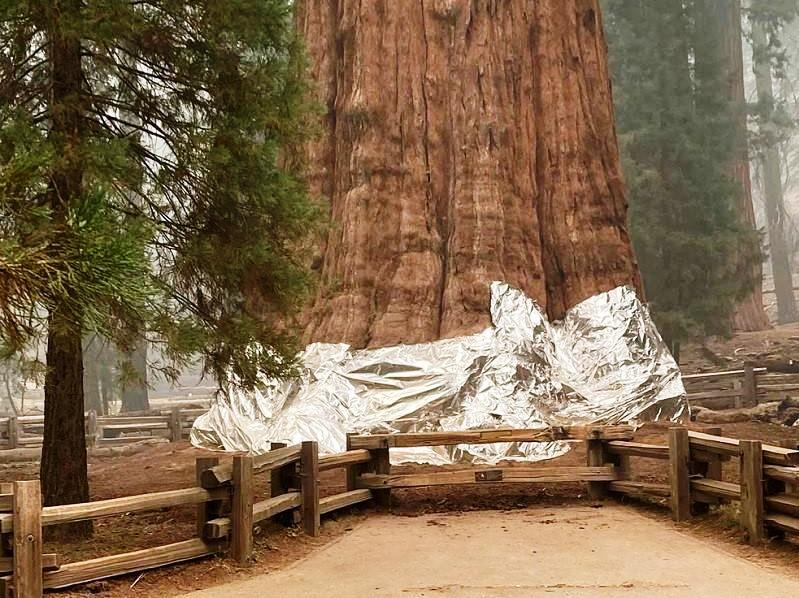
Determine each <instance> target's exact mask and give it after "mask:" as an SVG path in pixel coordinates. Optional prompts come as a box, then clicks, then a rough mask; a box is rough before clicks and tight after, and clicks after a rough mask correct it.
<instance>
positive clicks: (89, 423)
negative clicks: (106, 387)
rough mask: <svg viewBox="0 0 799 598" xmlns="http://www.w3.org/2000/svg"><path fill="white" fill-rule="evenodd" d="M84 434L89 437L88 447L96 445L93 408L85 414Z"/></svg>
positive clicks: (95, 416) (95, 414)
mask: <svg viewBox="0 0 799 598" xmlns="http://www.w3.org/2000/svg"><path fill="white" fill-rule="evenodd" d="M86 436H87V437H88V439H89V448H94V447H95V446H97V412H96V411H95V410H94V409H92V410H90V411H89V413H88V415H87V416H86Z"/></svg>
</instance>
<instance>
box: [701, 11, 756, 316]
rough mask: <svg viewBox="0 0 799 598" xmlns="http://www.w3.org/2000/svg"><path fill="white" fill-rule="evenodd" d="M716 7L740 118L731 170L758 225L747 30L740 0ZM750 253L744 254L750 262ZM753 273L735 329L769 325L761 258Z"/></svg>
mask: <svg viewBox="0 0 799 598" xmlns="http://www.w3.org/2000/svg"><path fill="white" fill-rule="evenodd" d="M706 1H707V2H710V4H711V6H712V7H713V9H714V10H712V11H710V12H709V14H710V15H712V16H714V17H715V19H714V20H715V23H716V24H717V26H718V27H719V28H720V36H719V37H720V39H721V42H722V43H721V57H722V60H723V62H724V70H725V71H726V73H727V92H728V94H729V100H730V103H731V105H732V109H733V110H734V112H735V114H734V116H735V121H736V127H735V132H736V139H735V146H736V154H735V157H734V159H733V160H732V162H731V164H730V174H731V176H732V178H733V180H734V181H735V183H736V184H737V186H738V189H739V191H738V197H737V206H738V214H739V215H740V218H741V222H742V223H743V224H744V225H745V226H747V227H749V228H751V229H752V230H756V229H757V223H756V221H755V210H754V205H753V203H752V179H751V175H750V170H749V147H748V130H747V123H746V117H747V114H746V91H745V89H744V61H743V34H742V27H741V2H740V0H706ZM748 257H749V256H743V258H744V261H745V262H746V263H748V262H749V260H748V259H747V258H748ZM746 274H749V275H750V276H751V277H752V280H753V283H754V284H753V286H752V292H751V293H750V294H749V295H747V297H746V298H745V299H744V300H743V301H741V303H740V304H739V305H738V309H737V310H736V312H735V314H734V315H733V319H732V325H733V329H734V330H740V331H755V330H765V329H766V328H768V327H769V321H768V316H766V312H765V310H764V309H763V267H762V264H761V263H760V262H759V261H757V262H756V263H755V264H754V265H752V266H751V272H749V273H746V272H744V275H746Z"/></svg>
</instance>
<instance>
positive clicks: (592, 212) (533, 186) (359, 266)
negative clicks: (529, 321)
mask: <svg viewBox="0 0 799 598" xmlns="http://www.w3.org/2000/svg"><path fill="white" fill-rule="evenodd" d="M298 20H299V27H300V28H301V31H302V33H303V34H304V37H305V40H306V44H307V47H308V51H309V54H310V59H311V62H312V69H313V74H314V77H315V80H316V82H317V84H318V92H319V98H320V99H321V101H322V102H323V103H324V105H325V106H326V107H327V116H326V119H325V130H324V135H323V136H322V138H321V139H320V140H318V141H317V142H316V143H314V144H313V145H312V147H311V148H310V151H309V153H310V156H309V158H310V159H309V164H310V168H311V172H310V175H311V182H312V186H313V187H314V188H315V190H317V191H318V192H319V193H320V194H321V195H323V196H325V197H326V198H328V199H329V202H330V209H331V215H332V220H333V226H332V227H331V228H330V231H329V233H328V236H327V239H326V242H325V245H324V248H323V256H322V259H321V262H320V264H321V269H322V272H321V274H322V285H321V288H320V290H319V293H318V295H317V297H316V300H315V302H314V305H313V307H312V309H311V310H310V311H309V314H308V318H309V322H308V326H307V329H306V340H325V341H346V342H349V343H352V344H353V345H356V346H379V345H388V344H394V343H400V342H420V341H428V340H432V339H437V338H441V337H449V336H453V335H460V334H464V333H469V332H473V331H475V330H479V329H481V328H483V327H485V326H486V325H487V324H488V321H489V316H488V284H489V282H490V281H492V280H504V281H507V282H508V283H510V284H512V285H516V286H518V287H520V288H521V289H523V290H524V291H525V292H527V293H528V294H529V295H531V296H533V297H535V298H536V299H537V300H538V301H539V303H540V304H541V305H542V306H544V307H545V308H546V310H547V312H548V313H549V315H550V316H551V317H553V318H558V317H560V316H562V315H563V314H564V312H565V311H566V309H568V308H569V307H571V306H572V305H574V304H575V303H577V302H579V301H581V300H582V299H585V298H586V297H589V296H591V295H593V294H595V293H597V292H600V291H604V290H607V289H610V288H613V287H615V286H617V285H622V284H630V285H633V286H634V287H635V288H637V289H638V290H639V291H640V277H639V273H638V268H637V265H636V262H635V258H634V256H633V251H632V249H631V246H630V240H629V237H628V233H627V229H626V224H625V220H626V212H627V206H626V200H625V191H624V186H623V183H622V179H621V174H620V170H619V156H618V148H617V142H616V137H615V131H614V117H613V111H612V102H611V90H610V83H609V75H608V68H607V56H606V46H605V40H604V36H603V30H602V21H601V16H600V11H599V6H598V1H597V0H535V1H533V0H520V1H514V2H495V1H488V0H475V1H471V0H415V1H411V0H364V1H361V2H354V1H347V0H322V1H318V2H317V1H313V2H311V1H306V2H304V3H302V5H301V6H300V7H299V12H298Z"/></svg>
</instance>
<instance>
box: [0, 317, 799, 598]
mask: <svg viewBox="0 0 799 598" xmlns="http://www.w3.org/2000/svg"><path fill="white" fill-rule="evenodd" d="M707 347H709V352H708V350H706V349H702V348H701V347H689V348H687V349H685V350H684V352H683V355H684V359H683V362H684V371H686V372H689V371H697V370H708V369H718V368H719V364H716V363H714V361H713V360H716V361H719V360H721V361H722V362H724V363H726V364H727V365H729V366H735V365H738V364H739V363H741V362H743V361H744V360H745V359H752V358H765V357H767V358H770V359H775V358H780V359H792V358H795V359H799V325H792V326H784V327H780V328H777V329H775V330H771V331H767V332H764V333H750V334H746V335H738V336H736V337H734V338H733V339H727V340H723V339H722V340H716V341H712V342H709V343H707ZM722 430H723V433H724V434H725V435H728V436H734V437H738V438H750V439H758V440H763V441H765V442H768V443H771V444H782V443H784V442H793V443H799V427H793V428H786V427H783V426H779V425H775V424H766V423H761V422H744V423H734V424H727V425H722ZM636 439H637V440H639V441H641V442H651V443H662V444H665V426H657V425H652V426H646V427H644V428H643V429H642V430H640V431H639V433H638V435H637V437H636ZM207 455H208V453H207V452H203V451H199V450H197V449H194V448H192V447H190V446H189V445H188V443H181V444H167V445H159V446H153V447H150V448H148V449H146V450H145V451H144V452H141V453H138V454H135V455H128V456H114V457H93V458H92V459H91V460H90V472H89V473H90V480H91V489H92V499H93V500H99V499H105V498H113V497H118V496H129V495H133V494H139V493H146V492H155V491H160V490H169V489H176V488H185V487H189V486H193V485H194V460H195V458H196V457H199V456H207ZM223 458H224V457H223ZM0 459H2V454H1V453H0ZM549 463H551V464H553V465H569V464H572V465H578V464H584V463H585V454H584V451H583V448H582V446H581V445H579V444H578V445H576V446H575V449H574V450H573V451H571V452H570V453H568V454H567V455H565V456H564V457H561V458H560V459H557V460H554V461H551V462H549ZM400 470H401V469H400ZM632 470H633V473H634V475H635V476H636V477H638V478H639V479H642V480H647V481H665V479H666V471H665V464H664V463H663V462H657V461H652V460H646V459H633V460H632ZM37 475H38V466H37V464H30V463H27V464H21V463H7V464H3V463H2V462H0V481H13V480H20V479H33V478H35V477H36V476H37ZM724 476H725V479H726V480H729V481H734V480H735V479H736V477H737V470H736V462H735V461H732V462H730V463H729V464H727V465H726V466H725V472H724ZM257 483H258V484H262V486H261V488H262V489H264V488H265V484H266V479H265V476H258V477H257ZM343 488H344V479H343V473H341V472H328V473H326V474H324V475H323V495H327V494H332V493H336V492H340V491H342V490H343ZM590 504H591V503H590V501H588V499H587V498H586V497H585V496H584V487H583V486H581V485H580V484H560V485H550V486H541V485H519V486H511V485H507V486H505V485H491V484H486V485H480V486H478V487H470V486H465V487H463V486H462V487H457V489H454V488H451V487H436V488H429V489H408V490H400V491H395V493H394V495H393V497H392V511H393V512H394V513H395V514H397V515H400V516H407V517H420V516H426V515H428V514H431V513H454V514H458V513H465V512H469V511H479V510H503V511H504V510H508V511H510V510H520V509H529V508H538V507H541V506H546V507H548V508H552V509H556V510H557V509H558V508H561V507H564V508H565V507H571V506H573V505H577V506H581V505H582V506H585V505H590ZM635 504H636V508H637V509H639V510H640V511H641V512H643V513H646V514H647V516H649V517H653V518H656V519H659V520H661V521H662V522H663V523H668V521H669V516H668V511H667V510H666V509H664V508H662V507H663V506H664V504H665V503H662V504H660V505H659V504H657V501H654V502H653V503H635ZM364 518H365V515H364V511H362V510H358V509H355V510H353V511H351V512H349V513H346V514H342V515H339V516H337V517H334V518H332V519H325V522H324V525H323V526H322V535H321V537H319V538H308V537H306V536H304V535H303V534H302V533H301V532H299V531H298V530H297V529H294V528H284V527H281V526H279V525H277V524H271V523H270V524H268V525H266V526H264V527H263V528H262V529H261V533H260V535H259V536H258V540H257V543H256V558H255V561H254V563H253V564H251V565H250V566H248V567H238V566H236V565H235V564H233V563H232V562H231V561H229V560H225V559H206V560H204V561H200V562H196V563H189V564H184V565H180V566H176V567H170V568H167V569H163V570H156V571H150V572H146V573H144V574H143V575H132V576H127V577H123V578H120V579H116V580H109V581H103V582H97V583H95V584H91V585H89V586H84V587H81V588H77V589H76V590H73V591H71V592H64V593H61V595H64V596H89V595H93V594H96V593H102V595H103V596H106V597H108V598H116V597H117V596H142V597H155V596H158V597H159V598H163V597H165V596H173V595H179V594H181V593H184V592H187V591H190V590H193V589H200V588H204V587H209V586H212V585H217V584H219V583H222V582H226V581H235V580H237V579H240V578H244V577H251V576H252V575H255V574H258V573H268V572H271V571H274V570H277V569H281V568H283V567H285V566H287V565H289V564H291V563H293V562H295V561H297V560H298V559H300V558H302V557H304V556H306V555H308V554H310V553H311V552H313V551H314V550H316V549H317V548H318V547H320V546H322V545H324V544H326V543H328V542H330V541H331V540H334V539H336V538H339V537H340V536H341V535H342V534H345V533H346V532H347V531H349V530H352V529H353V528H355V527H356V526H359V525H360V524H361V523H362V522H363V520H364ZM680 529H682V530H684V531H687V532H689V533H690V534H692V535H695V536H698V537H701V538H706V539H709V540H711V539H712V540H713V541H714V542H718V543H719V544H720V545H722V546H724V547H725V549H728V550H730V551H732V552H734V553H735V554H740V555H743V556H746V557H747V558H750V559H755V560H758V561H759V562H766V563H771V564H773V563H777V564H783V565H788V566H792V567H794V568H795V569H796V570H797V571H799V547H797V546H796V545H795V544H792V543H790V542H773V543H770V544H769V545H767V546H766V547H764V548H762V549H760V548H758V549H753V548H749V547H747V546H744V545H743V544H741V541H740V532H739V530H738V529H737V527H736V525H735V513H734V512H733V510H732V508H731V507H724V508H721V509H718V510H713V511H711V513H709V514H708V515H706V516H703V517H700V518H695V519H693V520H692V521H691V522H690V523H689V524H686V525H683V526H681V528H680ZM619 531H620V533H623V530H619ZM194 533H195V510H194V508H193V507H186V508H176V509H165V510H163V511H160V512H155V513H144V514H133V515H124V516H120V517H114V518H109V519H104V520H100V521H97V522H96V523H95V536H94V541H93V542H92V543H91V544H88V545H87V544H86V543H81V544H77V543H76V544H69V543H61V544H59V545H49V546H47V547H46V550H47V551H55V552H58V553H59V554H61V555H62V561H64V562H68V561H76V560H82V559H85V558H92V557H96V556H101V555H106V554H115V553H120V552H125V551H130V550H137V549H141V548H146V547H148V546H155V545H158V544H165V543H168V542H175V541H179V540H183V539H188V538H190V537H192V535H193V534H194Z"/></svg>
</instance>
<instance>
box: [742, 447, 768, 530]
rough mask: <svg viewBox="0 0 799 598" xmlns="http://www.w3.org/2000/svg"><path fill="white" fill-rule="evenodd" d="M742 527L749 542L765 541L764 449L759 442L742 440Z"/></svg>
mask: <svg viewBox="0 0 799 598" xmlns="http://www.w3.org/2000/svg"><path fill="white" fill-rule="evenodd" d="M739 446H740V451H741V460H740V465H741V526H742V527H743V528H744V531H745V532H746V536H747V541H748V542H749V543H750V544H757V543H759V542H762V541H763V538H764V535H765V534H764V528H763V447H762V445H761V443H760V442H759V441H757V440H741V441H740V445H739Z"/></svg>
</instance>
